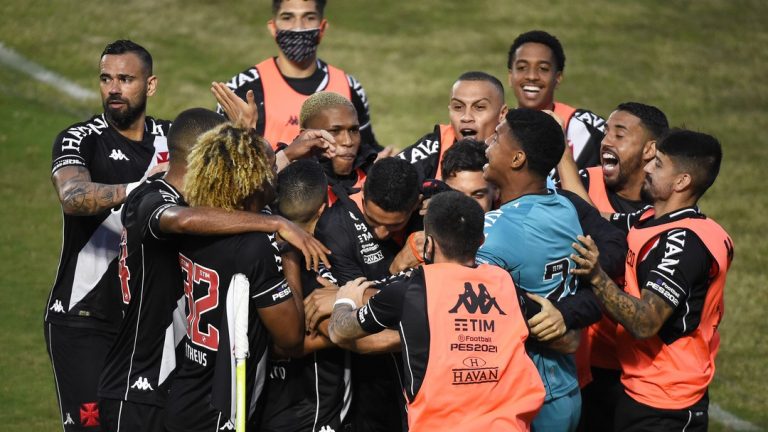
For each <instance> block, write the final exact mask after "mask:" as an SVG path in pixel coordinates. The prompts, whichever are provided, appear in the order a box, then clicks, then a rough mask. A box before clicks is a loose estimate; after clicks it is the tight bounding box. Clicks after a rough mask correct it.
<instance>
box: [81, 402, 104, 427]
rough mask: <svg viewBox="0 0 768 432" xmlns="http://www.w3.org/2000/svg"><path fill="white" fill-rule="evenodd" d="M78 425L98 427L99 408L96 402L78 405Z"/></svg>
mask: <svg viewBox="0 0 768 432" xmlns="http://www.w3.org/2000/svg"><path fill="white" fill-rule="evenodd" d="M80 424H81V425H83V426H99V425H100V423H99V406H98V405H97V404H96V402H89V403H84V404H82V405H80Z"/></svg>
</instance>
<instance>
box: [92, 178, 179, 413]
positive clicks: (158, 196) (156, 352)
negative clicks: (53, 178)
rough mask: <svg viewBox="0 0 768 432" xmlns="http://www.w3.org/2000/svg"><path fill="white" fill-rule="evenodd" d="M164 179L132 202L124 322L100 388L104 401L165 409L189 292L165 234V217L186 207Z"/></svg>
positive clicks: (123, 272) (125, 246) (121, 267)
mask: <svg viewBox="0 0 768 432" xmlns="http://www.w3.org/2000/svg"><path fill="white" fill-rule="evenodd" d="M185 205H186V203H185V202H184V199H183V197H182V196H181V194H180V193H179V191H177V190H176V189H175V188H174V187H173V186H172V185H170V184H169V183H167V182H166V181H165V180H164V179H163V178H162V177H161V175H159V174H158V175H157V176H155V177H152V178H151V180H148V181H147V182H145V183H144V184H143V185H141V186H139V187H138V188H137V189H136V190H135V191H134V192H133V193H131V195H130V196H129V197H128V200H127V201H126V203H125V205H124V209H123V214H122V219H123V225H124V226H125V228H124V229H123V234H122V236H121V241H120V255H119V257H118V277H119V282H120V289H121V295H122V301H123V303H124V305H125V317H124V318H123V320H122V322H121V323H120V327H119V330H118V333H117V337H116V338H115V342H114V344H113V345H112V348H110V350H109V353H108V354H107V358H106V361H105V364H104V370H103V371H102V374H101V379H100V383H99V396H100V397H102V398H108V399H116V400H126V401H131V402H138V403H143V404H151V405H155V406H160V407H162V406H164V405H165V402H166V401H167V399H168V391H169V385H170V378H171V376H172V373H173V371H174V370H175V369H176V353H175V350H176V347H177V346H178V345H179V342H180V340H181V338H182V337H183V336H184V334H185V332H186V324H185V318H184V315H183V308H184V288H183V280H182V272H181V269H180V268H179V255H178V251H177V245H176V241H175V237H174V236H170V235H167V234H164V233H163V232H162V231H161V230H160V226H159V225H160V216H161V215H162V213H163V212H164V211H165V210H167V209H168V208H171V207H176V206H185Z"/></svg>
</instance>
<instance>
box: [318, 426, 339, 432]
mask: <svg viewBox="0 0 768 432" xmlns="http://www.w3.org/2000/svg"><path fill="white" fill-rule="evenodd" d="M318 432H336V431H335V430H334V429H333V428H332V427H330V426H323V427H321V428H320V430H319V431H318Z"/></svg>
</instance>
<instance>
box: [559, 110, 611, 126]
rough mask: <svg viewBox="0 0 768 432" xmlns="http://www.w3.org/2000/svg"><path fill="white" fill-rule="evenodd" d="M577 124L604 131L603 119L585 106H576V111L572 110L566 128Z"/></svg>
mask: <svg viewBox="0 0 768 432" xmlns="http://www.w3.org/2000/svg"><path fill="white" fill-rule="evenodd" d="M579 124H580V125H582V126H583V127H587V128H592V129H597V130H599V131H600V132H605V119H604V118H603V117H602V116H600V115H598V114H596V113H594V112H592V111H590V110H588V109H586V108H576V111H574V112H573V116H572V117H571V121H570V122H569V123H568V129H570V128H571V126H577V125H579Z"/></svg>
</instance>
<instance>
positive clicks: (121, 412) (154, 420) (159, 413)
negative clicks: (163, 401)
mask: <svg viewBox="0 0 768 432" xmlns="http://www.w3.org/2000/svg"><path fill="white" fill-rule="evenodd" d="M99 408H100V410H101V419H102V422H101V430H102V431H103V432H133V431H141V432H165V408H160V407H157V406H154V405H146V404H140V403H136V402H126V401H121V400H114V399H104V398H102V399H100V400H99Z"/></svg>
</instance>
